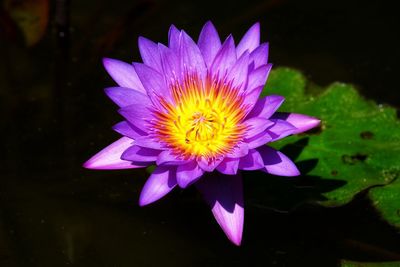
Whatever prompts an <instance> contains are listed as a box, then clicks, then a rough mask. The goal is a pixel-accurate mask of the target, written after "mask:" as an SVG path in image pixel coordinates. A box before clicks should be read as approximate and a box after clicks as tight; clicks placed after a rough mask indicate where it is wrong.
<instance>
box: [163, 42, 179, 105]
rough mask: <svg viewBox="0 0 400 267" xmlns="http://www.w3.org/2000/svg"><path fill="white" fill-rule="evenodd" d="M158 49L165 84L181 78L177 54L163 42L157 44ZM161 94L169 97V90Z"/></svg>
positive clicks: (168, 84)
mask: <svg viewBox="0 0 400 267" xmlns="http://www.w3.org/2000/svg"><path fill="white" fill-rule="evenodd" d="M158 49H159V51H160V55H161V65H162V68H163V73H164V78H165V84H166V85H167V87H168V86H170V85H171V84H174V83H175V82H176V81H180V80H181V72H182V70H181V65H180V60H179V57H178V55H177V54H176V53H175V52H174V51H173V50H172V49H169V48H168V47H166V46H165V45H163V44H159V45H158ZM161 95H162V96H164V97H165V96H168V98H170V90H168V89H167V90H166V91H165V92H163V93H162V94H161Z"/></svg>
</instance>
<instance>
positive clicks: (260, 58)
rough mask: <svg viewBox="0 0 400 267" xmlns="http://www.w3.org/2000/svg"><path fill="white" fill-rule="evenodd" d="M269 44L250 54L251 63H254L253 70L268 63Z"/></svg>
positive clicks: (264, 44) (262, 45)
mask: <svg viewBox="0 0 400 267" xmlns="http://www.w3.org/2000/svg"><path fill="white" fill-rule="evenodd" d="M268 50H269V45H268V43H263V44H261V45H260V46H259V47H257V48H256V49H255V50H254V51H253V52H251V53H250V62H253V63H254V66H253V69H257V68H258V67H260V66H261V65H265V64H267V63H268Z"/></svg>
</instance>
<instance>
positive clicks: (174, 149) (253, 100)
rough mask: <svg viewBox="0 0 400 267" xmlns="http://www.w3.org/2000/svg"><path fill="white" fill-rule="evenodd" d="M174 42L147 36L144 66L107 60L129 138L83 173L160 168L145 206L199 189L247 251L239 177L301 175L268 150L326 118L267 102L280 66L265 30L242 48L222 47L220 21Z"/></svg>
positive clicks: (146, 190) (253, 32) (177, 33)
mask: <svg viewBox="0 0 400 267" xmlns="http://www.w3.org/2000/svg"><path fill="white" fill-rule="evenodd" d="M168 37H169V38H168V46H165V45H163V44H160V43H159V44H156V43H154V42H152V41H150V40H148V39H146V38H144V37H139V50H140V54H141V56H142V60H143V63H133V64H128V63H124V62H122V61H119V60H115V59H109V58H105V59H104V60H103V63H104V67H105V69H106V70H107V72H108V73H109V74H110V76H111V77H112V78H113V79H114V80H115V82H116V83H117V84H118V87H111V88H107V89H105V92H106V94H107V95H108V96H109V97H110V98H111V100H113V101H114V102H115V103H116V104H117V105H118V106H119V108H120V109H119V113H120V114H121V115H122V116H123V117H124V119H125V120H124V121H122V122H120V123H118V124H116V125H115V126H114V128H113V129H114V130H115V131H117V132H118V133H120V134H121V135H122V137H121V138H120V139H118V140H117V141H115V142H114V143H112V144H111V145H109V146H108V147H106V148H104V149H103V150H101V151H100V152H99V153H97V154H96V155H95V156H93V157H92V158H91V159H89V160H88V161H87V162H86V163H85V164H84V167H86V168H89V169H128V168H143V167H146V166H149V165H156V168H155V170H154V171H153V173H152V174H151V175H150V177H149V178H148V180H147V182H146V183H145V185H144V187H143V189H142V191H141V194H140V198H139V204H140V205H141V206H144V205H147V204H150V203H153V202H154V201H156V200H159V199H160V198H162V197H163V196H165V195H166V194H168V193H169V192H170V191H171V190H172V189H173V188H174V187H176V186H179V187H180V188H186V187H188V186H190V185H192V184H196V187H197V188H198V189H199V190H200V191H201V193H202V195H203V196H204V198H205V200H206V201H207V202H208V203H209V204H210V205H211V208H212V213H213V215H214V217H215V219H216V220H217V222H218V224H219V225H220V226H221V228H222V230H223V231H224V232H225V234H226V236H227V237H228V238H229V240H230V241H232V242H233V243H234V244H236V245H240V243H241V239H242V231H243V221H244V205H243V192H242V178H241V175H240V172H239V170H261V171H264V172H267V173H269V174H273V175H280V176H296V175H299V171H298V169H297V168H296V166H295V164H294V163H293V162H292V161H291V160H290V159H289V158H288V157H287V156H285V155H284V154H282V153H281V152H279V151H277V150H275V149H273V148H271V147H268V146H266V145H265V144H267V143H270V142H274V141H276V140H279V139H281V138H283V137H285V136H288V135H291V134H297V133H300V132H304V131H306V130H309V129H311V128H313V127H315V126H317V125H318V124H319V122H320V121H319V120H318V119H316V118H313V117H309V116H306V115H301V114H294V113H277V112H276V110H277V109H278V108H279V106H280V105H281V104H282V102H283V101H284V98H283V97H282V96H278V95H270V96H266V97H263V98H259V97H260V93H261V91H262V89H263V88H264V85H265V83H266V80H267V77H268V74H269V72H270V70H271V66H272V65H271V64H269V63H268V43H262V44H260V25H259V24H258V23H256V24H255V25H253V26H252V27H251V28H250V29H249V30H248V31H247V32H246V34H245V35H244V36H243V38H242V39H241V41H240V42H239V43H238V45H235V42H234V40H233V37H232V36H228V38H226V39H225V41H224V42H223V43H221V40H220V38H219V35H218V33H217V30H216V29H215V27H214V26H213V24H212V23H211V22H207V23H206V24H205V25H204V27H203V29H202V31H201V33H200V36H199V39H198V41H197V43H196V42H195V41H194V40H193V39H192V38H191V37H190V36H189V35H188V34H186V32H185V31H183V30H178V29H177V28H176V27H175V26H173V25H172V26H171V27H170V30H169V36H168ZM208 173H212V174H211V175H205V174H208Z"/></svg>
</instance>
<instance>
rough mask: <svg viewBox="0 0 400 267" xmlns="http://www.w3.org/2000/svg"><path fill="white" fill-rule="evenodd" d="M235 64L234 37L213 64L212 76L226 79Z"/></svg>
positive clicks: (229, 38)
mask: <svg viewBox="0 0 400 267" xmlns="http://www.w3.org/2000/svg"><path fill="white" fill-rule="evenodd" d="M235 62H236V51H235V43H234V41H233V38H232V36H229V37H228V38H227V39H226V40H225V42H224V44H223V45H222V47H221V49H220V50H219V51H218V53H217V55H216V56H215V59H214V61H213V63H212V64H211V74H212V75H215V76H218V77H224V76H225V75H226V74H228V71H229V69H230V68H231V67H232V66H233V65H234V64H235Z"/></svg>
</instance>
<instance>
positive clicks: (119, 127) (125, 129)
mask: <svg viewBox="0 0 400 267" xmlns="http://www.w3.org/2000/svg"><path fill="white" fill-rule="evenodd" d="M112 128H113V130H114V131H116V132H117V133H119V134H122V135H124V136H126V137H129V138H132V139H136V138H139V137H140V136H142V135H146V133H145V132H143V131H142V130H140V129H139V128H137V127H135V126H134V125H132V124H130V123H129V122H127V121H121V122H119V123H117V124H115V125H114V126H113V127H112Z"/></svg>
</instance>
